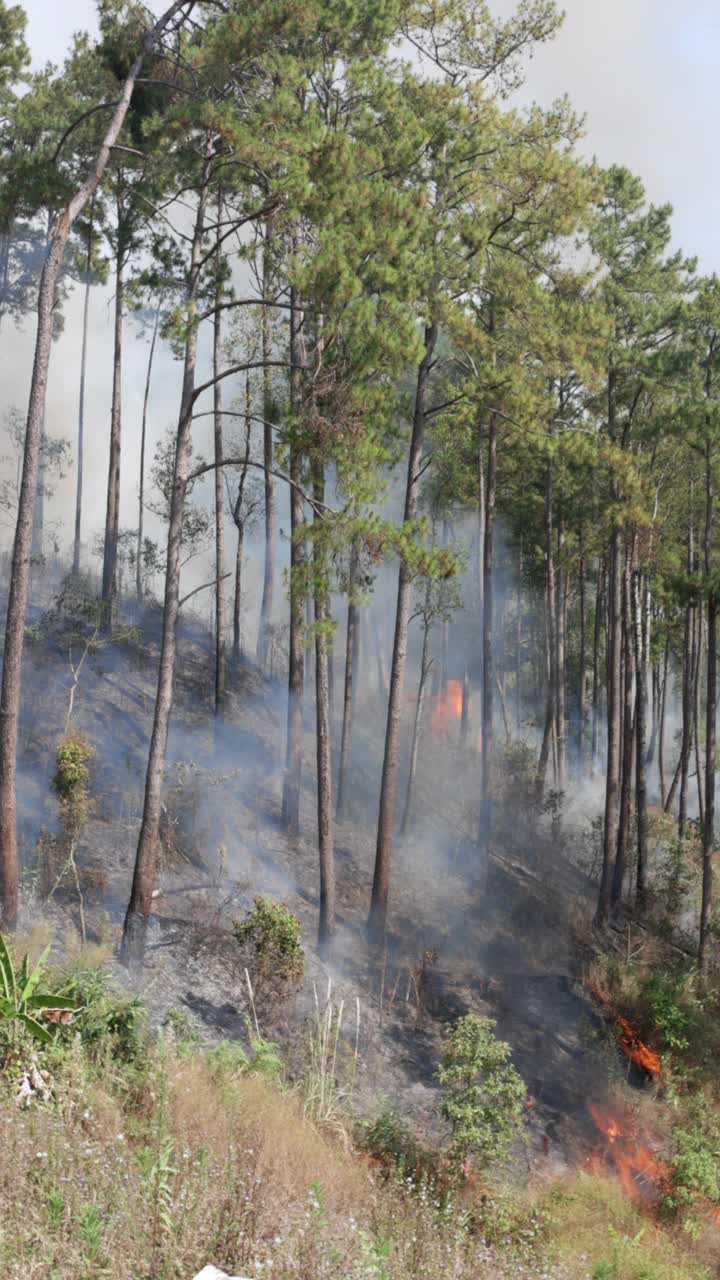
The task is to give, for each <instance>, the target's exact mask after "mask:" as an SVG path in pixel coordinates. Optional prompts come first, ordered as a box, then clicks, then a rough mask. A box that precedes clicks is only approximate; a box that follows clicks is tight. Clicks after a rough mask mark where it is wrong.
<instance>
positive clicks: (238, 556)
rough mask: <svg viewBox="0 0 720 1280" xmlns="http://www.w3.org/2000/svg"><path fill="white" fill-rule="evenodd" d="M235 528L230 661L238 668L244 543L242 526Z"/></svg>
mask: <svg viewBox="0 0 720 1280" xmlns="http://www.w3.org/2000/svg"><path fill="white" fill-rule="evenodd" d="M236 528H237V549H236V552H235V592H234V595H233V648H232V660H233V666H235V667H238V666H239V664H240V650H241V646H240V616H241V606H242V571H243V544H244V541H245V528H244V526H243V525H242V524H239V525H237V526H236Z"/></svg>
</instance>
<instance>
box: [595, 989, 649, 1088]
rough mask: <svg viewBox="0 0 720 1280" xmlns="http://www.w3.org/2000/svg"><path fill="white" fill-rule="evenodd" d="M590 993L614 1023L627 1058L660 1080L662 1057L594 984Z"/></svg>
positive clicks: (620, 1044)
mask: <svg viewBox="0 0 720 1280" xmlns="http://www.w3.org/2000/svg"><path fill="white" fill-rule="evenodd" d="M588 991H589V992H590V994H591V995H592V996H593V998H594V999H595V1000H597V1002H598V1004H599V1005H601V1006H602V1008H603V1009H604V1011H605V1013H606V1014H607V1016H608V1018H609V1019H610V1020H611V1021H612V1022H613V1023H614V1025H615V1027H616V1029H617V1033H618V1044H619V1046H620V1048H621V1049H622V1051H623V1053H624V1054H625V1055H626V1057H628V1058H629V1059H630V1061H631V1062H634V1063H635V1065H636V1066H637V1067H641V1068H642V1070H643V1071H646V1072H647V1073H648V1075H649V1076H652V1077H653V1078H654V1079H659V1078H660V1076H661V1075H662V1062H661V1060H660V1055H659V1054H658V1053H656V1052H655V1050H654V1049H651V1048H650V1046H649V1045H647V1044H645V1042H644V1041H643V1040H641V1039H640V1036H639V1035H638V1033H637V1031H636V1030H635V1028H634V1027H633V1026H632V1023H630V1022H628V1020H627V1018H624V1017H623V1016H622V1014H621V1013H618V1011H617V1009H615V1008H614V1007H613V1005H612V1004H611V1003H610V1000H609V999H608V997H607V996H606V995H604V994H603V993H602V991H600V990H599V989H598V988H597V987H596V986H595V985H594V984H593V983H589V984H588Z"/></svg>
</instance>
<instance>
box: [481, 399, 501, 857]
mask: <svg viewBox="0 0 720 1280" xmlns="http://www.w3.org/2000/svg"><path fill="white" fill-rule="evenodd" d="M496 493H497V418H496V416H495V414H494V413H491V414H490V418H489V422H488V456H487V484H486V491H485V545H484V548H483V672H482V690H483V701H482V757H481V762H480V831H479V839H478V846H479V851H480V877H481V880H484V879H485V877H486V875H487V871H488V858H489V854H490V845H491V841H492V831H493V796H492V781H493V779H492V766H493V746H494V744H493V704H494V693H495V690H494V684H495V652H494V644H493V640H494V636H493V610H494V603H495V600H494V582H493V568H494V565H493V555H494V546H493V543H494V535H495V500H496Z"/></svg>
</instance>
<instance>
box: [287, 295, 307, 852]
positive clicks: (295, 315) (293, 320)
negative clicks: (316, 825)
mask: <svg viewBox="0 0 720 1280" xmlns="http://www.w3.org/2000/svg"><path fill="white" fill-rule="evenodd" d="M304 323H305V316H304V313H303V309H302V306H301V305H300V300H299V299H298V297H297V294H296V291H295V290H294V289H293V290H292V294H291V312H290V363H291V365H292V372H291V375H290V383H291V386H290V390H291V401H292V409H293V414H294V416H295V424H294V426H293V434H294V436H295V438H294V439H293V440H291V443H290V459H289V471H290V480H291V482H292V483H291V488H290V538H291V541H290V654H289V666H288V707H287V753H286V760H285V782H284V787H283V801H282V817H283V824H284V826H285V828H286V830H287V831H288V832H289V833H290V834H291V835H298V834H299V832H300V787H301V781H302V750H303V698H304V692H305V643H304V614H305V590H304V588H303V586H302V583H301V576H302V572H303V568H304V565H305V539H304V538H303V537H302V534H301V529H302V525H303V524H304V522H305V509H304V502H303V497H302V493H301V490H300V485H301V482H302V473H303V459H302V451H301V448H300V444H299V441H298V439H297V438H296V433H297V431H298V418H299V415H300V413H301V409H302V395H303V371H304V369H305V338H304Z"/></svg>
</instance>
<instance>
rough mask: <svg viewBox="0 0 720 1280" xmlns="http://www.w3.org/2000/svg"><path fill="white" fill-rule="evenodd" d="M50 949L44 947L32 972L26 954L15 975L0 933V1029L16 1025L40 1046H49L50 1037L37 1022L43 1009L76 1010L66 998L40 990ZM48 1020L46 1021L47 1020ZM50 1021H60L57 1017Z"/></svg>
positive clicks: (76, 1006) (10, 958)
mask: <svg viewBox="0 0 720 1280" xmlns="http://www.w3.org/2000/svg"><path fill="white" fill-rule="evenodd" d="M49 954H50V947H46V948H45V950H44V951H43V953H42V955H41V956H40V959H39V960H38V962H37V964H36V965H35V968H34V969H33V971H32V973H31V972H30V965H29V962H28V957H27V955H26V956H25V958H24V959H23V962H22V964H21V966H20V970H19V972H16V970H15V966H14V964H13V960H12V956H11V955H10V951H9V949H8V946H7V943H6V942H5V939H4V938H3V936H2V934H1V933H0V1026H1V1025H2V1023H3V1022H10V1023H14V1024H20V1025H22V1026H24V1027H25V1029H26V1030H27V1031H29V1032H30V1034H31V1035H32V1036H34V1038H35V1039H36V1040H39V1041H40V1042H41V1043H42V1044H51V1043H52V1036H51V1034H50V1032H49V1031H48V1029H47V1027H44V1026H43V1024H42V1022H40V1021H39V1019H38V1014H40V1015H42V1013H43V1012H44V1011H46V1010H57V1011H58V1014H59V1013H67V1014H69V1015H70V1016H72V1014H73V1013H74V1011H75V1010H76V1009H77V1008H78V1003H77V1001H76V1000H71V999H69V997H68V996H63V995H51V994H50V992H49V991H42V990H40V989H39V988H40V984H41V982H42V980H43V977H44V974H45V966H46V964H47V958H48V955H49ZM48 1020H50V1019H48ZM52 1020H53V1021H55V1020H58V1021H60V1018H59V1016H58V1017H57V1019H55V1018H53V1019H52Z"/></svg>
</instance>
